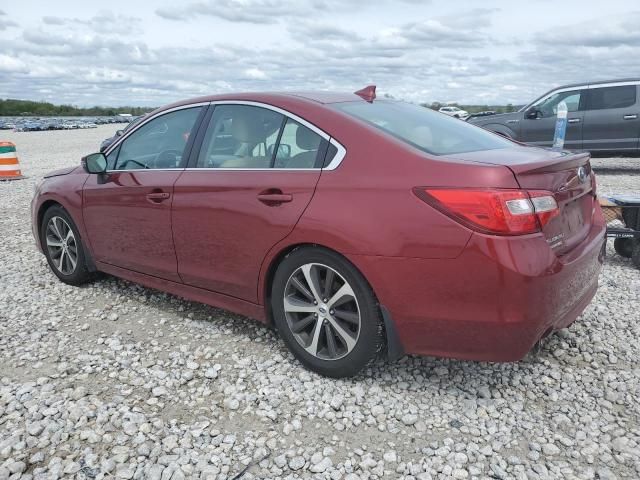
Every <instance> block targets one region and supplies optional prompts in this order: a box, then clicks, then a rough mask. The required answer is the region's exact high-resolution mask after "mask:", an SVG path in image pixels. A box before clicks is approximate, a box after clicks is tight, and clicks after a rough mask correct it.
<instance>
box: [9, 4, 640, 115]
mask: <svg viewBox="0 0 640 480" xmlns="http://www.w3.org/2000/svg"><path fill="white" fill-rule="evenodd" d="M611 1H616V0H611ZM496 4H498V2H497V1H496V0H487V2H486V5H487V8H476V9H467V10H464V9H460V8H458V10H459V12H457V13H456V14H455V15H454V14H446V15H444V14H442V13H447V11H452V9H453V8H454V7H451V8H449V10H447V9H443V8H440V9H439V4H436V3H435V2H434V3H433V4H432V5H428V6H427V7H424V3H422V2H420V1H418V0H416V1H415V2H413V3H411V2H410V1H405V2H404V3H402V4H400V3H398V2H393V1H391V0H380V2H376V3H375V5H373V4H372V3H368V4H362V3H361V2H360V1H356V0H344V1H342V2H340V1H338V0H311V1H309V2H304V3H303V2H294V1H293V0H283V1H281V2H276V0H220V1H219V2H217V3H216V5H219V6H220V8H219V9H217V10H216V12H215V13H210V11H209V10H207V8H210V6H211V2H205V1H201V2H195V3H194V2H191V3H189V2H187V3H185V4H181V3H177V2H174V4H173V5H175V7H173V10H172V15H174V16H175V17H176V18H178V19H179V20H180V21H177V22H174V23H171V24H168V23H167V22H166V21H165V20H163V19H161V18H158V16H157V15H156V14H155V13H153V12H150V13H149V14H148V15H147V16H144V17H143V18H137V17H133V16H126V15H123V14H119V13H113V12H110V11H104V12H100V13H96V14H95V15H89V16H87V17H81V18H78V15H77V14H75V13H71V14H69V15H65V12H64V11H63V10H60V11H59V9H56V10H51V12H55V15H45V16H44V17H42V18H41V17H38V18H37V19H36V20H34V21H33V22H31V23H27V24H25V25H20V26H18V27H17V28H11V29H10V30H5V31H0V42H1V45H2V49H0V51H1V53H0V92H2V93H1V94H0V95H1V96H2V97H5V96H8V97H13V98H35V99H42V98H45V99H48V100H51V101H54V102H58V103H60V102H65V103H75V104H89V105H91V104H100V105H122V104H126V103H129V104H136V105H161V104H165V103H169V102H171V101H174V100H178V99H181V98H188V97H192V96H199V95H204V94H212V93H222V92H234V91H252V90H253V91H256V90H291V91H295V90H297V91H300V90H336V91H355V90H357V89H359V88H362V87H363V86H365V85H367V84H371V83H374V84H377V85H378V92H379V96H382V95H384V94H385V93H388V94H392V95H393V96H394V97H396V98H401V99H406V100H410V101H416V102H429V103H430V102H431V101H434V100H439V101H443V100H446V101H456V102H464V103H473V102H477V103H480V104H491V103H492V102H497V103H509V102H510V103H513V104H523V103H526V102H528V101H530V100H532V99H533V98H535V97H536V96H537V95H539V94H541V93H543V92H544V91H546V90H547V89H549V88H552V87H554V86H556V85H561V84H564V83H571V82H574V81H583V80H590V79H602V78H607V77H609V78H616V77H623V76H631V75H633V74H634V73H635V72H638V71H640V42H637V41H635V40H634V37H633V35H634V34H635V31H636V29H634V28H630V27H629V22H631V23H634V22H635V24H637V23H638V20H640V19H638V18H637V13H632V14H629V15H625V16H612V17H602V18H598V19H597V22H595V21H591V22H590V23H589V24H590V25H592V27H593V28H592V29H591V30H589V29H587V28H586V27H585V24H584V23H583V22H576V23H575V24H572V23H571V22H568V23H567V22H565V24H564V25H563V26H562V28H557V27H554V28H550V27H548V26H547V24H545V25H544V26H540V27H537V25H538V24H537V23H534V24H532V26H531V28H530V29H527V32H526V35H523V34H522V29H521V28H511V30H510V29H509V27H511V26H513V18H516V17H517V18H519V16H520V15H521V12H520V8H521V7H518V6H515V4H514V6H513V7H509V8H512V15H515V17H508V15H507V14H506V13H505V11H506V10H507V6H504V5H505V4H503V3H499V5H501V6H502V9H501V10H497V9H495V8H491V6H492V5H496ZM194 5H195V6H196V7H193V6H194ZM198 6H200V7H198ZM400 6H402V7H404V8H400ZM455 8H457V7H455ZM567 8H569V7H567ZM267 11H268V12H270V13H269V14H267V13H264V12H267ZM436 11H438V12H439V14H435V13H434V12H436ZM207 12H208V13H207ZM221 12H222V13H221ZM513 12H516V13H513ZM46 13H49V12H46ZM66 13H68V12H66ZM516 14H517V15H516ZM261 15H264V16H261ZM505 15H506V16H507V19H506V20H505V18H503V17H505ZM594 15H596V14H594ZM4 17H7V18H9V17H8V16H7V15H6V14H5V15H0V20H2V19H3V18H4ZM565 17H566V15H565V16H562V15H560V16H559V17H555V18H556V19H557V18H560V19H563V18H565ZM509 18H511V19H509ZM567 18H573V17H572V16H569V17H567ZM195 19H199V21H191V20H195ZM231 19H232V20H231ZM232 21H233V22H237V23H231V22H232ZM500 22H502V23H500ZM505 22H507V23H505ZM168 27H171V28H170V31H171V36H167V31H168V30H169V29H168ZM557 32H563V33H562V34H557V36H555V37H554V35H556V33H557Z"/></svg>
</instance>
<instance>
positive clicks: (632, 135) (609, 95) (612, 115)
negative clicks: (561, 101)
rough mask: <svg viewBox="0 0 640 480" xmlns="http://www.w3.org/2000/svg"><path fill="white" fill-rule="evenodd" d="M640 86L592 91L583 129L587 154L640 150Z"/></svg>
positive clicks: (624, 86)
mask: <svg viewBox="0 0 640 480" xmlns="http://www.w3.org/2000/svg"><path fill="white" fill-rule="evenodd" d="M638 88H639V87H638V85H618V86H611V87H599V88H590V89H589V91H588V93H587V103H586V105H587V106H586V111H585V118H584V127H583V133H582V136H583V142H584V149H585V150H636V149H637V148H638V137H639V136H640V104H639V103H638V95H637V93H638Z"/></svg>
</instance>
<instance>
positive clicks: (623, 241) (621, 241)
mask: <svg viewBox="0 0 640 480" xmlns="http://www.w3.org/2000/svg"><path fill="white" fill-rule="evenodd" d="M613 248H614V250H615V251H616V253H617V254H618V255H620V256H621V257H625V258H631V255H632V253H633V238H616V239H615V240H614V241H613Z"/></svg>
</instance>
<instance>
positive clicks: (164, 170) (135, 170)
mask: <svg viewBox="0 0 640 480" xmlns="http://www.w3.org/2000/svg"><path fill="white" fill-rule="evenodd" d="M183 170H184V168H132V169H130V170H106V171H105V173H129V172H172V171H180V172H181V171H183Z"/></svg>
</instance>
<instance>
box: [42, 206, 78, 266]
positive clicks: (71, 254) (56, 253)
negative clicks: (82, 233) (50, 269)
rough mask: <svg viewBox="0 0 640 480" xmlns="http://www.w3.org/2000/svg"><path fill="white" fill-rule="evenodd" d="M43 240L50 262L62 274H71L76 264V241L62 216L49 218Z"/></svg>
mask: <svg viewBox="0 0 640 480" xmlns="http://www.w3.org/2000/svg"><path fill="white" fill-rule="evenodd" d="M45 241H46V243H47V250H48V252H49V257H50V258H51V263H53V265H54V266H55V268H56V269H57V270H58V271H59V272H60V273H62V274H63V275H71V274H72V273H73V272H74V271H75V269H76V265H77V264H78V243H77V242H76V237H75V236H74V235H73V230H72V229H71V227H70V226H69V224H68V223H67V222H66V221H65V219H64V218H62V217H51V218H50V219H49V221H48V222H47V229H46V232H45Z"/></svg>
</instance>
